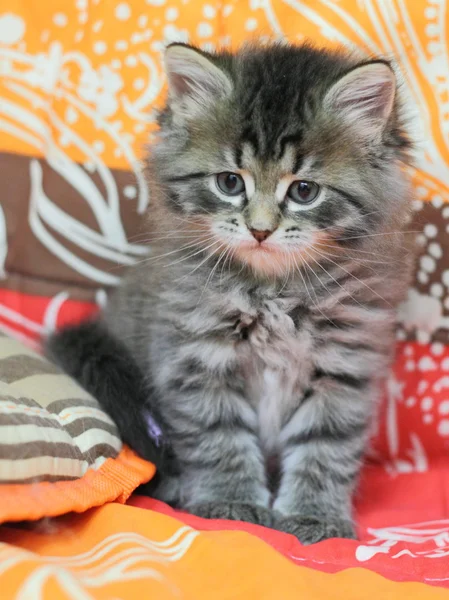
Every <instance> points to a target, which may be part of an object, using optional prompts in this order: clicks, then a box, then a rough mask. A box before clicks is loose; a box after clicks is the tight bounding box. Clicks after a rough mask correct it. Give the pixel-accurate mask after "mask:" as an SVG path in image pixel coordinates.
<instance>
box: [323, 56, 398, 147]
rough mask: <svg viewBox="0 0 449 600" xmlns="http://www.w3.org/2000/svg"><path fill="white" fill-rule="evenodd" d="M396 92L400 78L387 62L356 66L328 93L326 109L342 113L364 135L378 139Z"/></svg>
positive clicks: (325, 103) (391, 107)
mask: <svg viewBox="0 0 449 600" xmlns="http://www.w3.org/2000/svg"><path fill="white" fill-rule="evenodd" d="M395 92H396V77H395V75H394V72H393V70H392V69H391V67H390V66H389V65H388V64H386V63H384V62H371V63H368V64H364V65H361V66H360V67H356V68H355V69H353V70H352V71H350V72H349V73H347V74H346V75H344V76H343V77H342V78H341V79H339V80H338V81H337V83H335V84H334V85H333V86H332V87H331V89H330V90H329V91H328V92H327V94H326V96H325V99H324V105H325V108H326V109H329V110H332V111H336V112H338V113H339V114H340V115H341V116H342V117H343V118H344V119H346V121H347V122H348V124H351V125H353V126H357V127H358V129H359V131H360V134H361V135H363V136H364V137H366V138H369V140H371V141H377V140H379V139H380V137H381V135H382V131H383V129H384V127H385V125H386V123H387V120H388V118H389V116H390V114H391V111H392V109H393V104H394V97H395Z"/></svg>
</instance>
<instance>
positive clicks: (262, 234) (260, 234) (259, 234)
mask: <svg viewBox="0 0 449 600" xmlns="http://www.w3.org/2000/svg"><path fill="white" fill-rule="evenodd" d="M250 231H251V234H252V236H253V237H254V238H256V240H257V241H258V242H264V241H265V240H266V239H267V237H268V236H270V235H271V234H272V233H273V231H270V230H269V229H265V230H264V231H260V230H259V229H250Z"/></svg>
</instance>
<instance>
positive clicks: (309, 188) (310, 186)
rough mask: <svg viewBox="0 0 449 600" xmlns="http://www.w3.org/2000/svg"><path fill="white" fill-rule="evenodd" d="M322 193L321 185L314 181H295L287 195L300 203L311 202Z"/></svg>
mask: <svg viewBox="0 0 449 600" xmlns="http://www.w3.org/2000/svg"><path fill="white" fill-rule="evenodd" d="M319 193H320V186H319V185H318V184H317V183H314V182H313V181H294V182H293V183H292V184H291V186H290V187H289V188H288V191H287V196H288V197H289V198H290V199H291V200H293V202H297V203H298V204H310V203H311V202H313V201H314V200H315V198H316V197H317V196H318V194H319Z"/></svg>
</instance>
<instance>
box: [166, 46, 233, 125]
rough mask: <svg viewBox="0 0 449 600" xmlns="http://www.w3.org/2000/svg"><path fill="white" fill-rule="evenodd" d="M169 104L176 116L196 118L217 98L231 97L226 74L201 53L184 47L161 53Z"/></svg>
mask: <svg viewBox="0 0 449 600" xmlns="http://www.w3.org/2000/svg"><path fill="white" fill-rule="evenodd" d="M165 71H166V73H167V78H168V90H169V104H170V106H171V108H172V110H173V111H174V112H175V113H176V114H177V115H178V116H180V117H184V118H188V117H189V116H190V117H192V116H196V115H198V114H199V113H201V112H203V111H204V108H205V106H207V105H211V104H213V103H214V102H216V101H217V100H218V99H221V98H224V97H226V96H228V95H230V94H231V92H232V84H231V81H230V80H229V78H228V77H227V75H226V74H225V73H224V72H223V71H222V70H221V69H219V68H218V67H217V66H216V65H215V64H214V63H213V62H212V61H211V60H209V59H208V58H207V56H206V55H205V54H203V53H202V52H200V51H199V50H196V49H195V48H192V47H191V46H186V45H184V44H171V45H170V46H168V48H167V50H166V51H165Z"/></svg>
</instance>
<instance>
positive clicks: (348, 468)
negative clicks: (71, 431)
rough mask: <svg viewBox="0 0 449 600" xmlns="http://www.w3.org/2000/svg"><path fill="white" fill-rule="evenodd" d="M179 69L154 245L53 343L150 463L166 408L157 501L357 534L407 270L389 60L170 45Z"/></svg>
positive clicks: (157, 167) (167, 117)
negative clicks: (360, 487)
mask: <svg viewBox="0 0 449 600" xmlns="http://www.w3.org/2000/svg"><path fill="white" fill-rule="evenodd" d="M165 66H166V71H167V76H168V86H169V96H168V102H167V106H166V108H165V109H164V110H163V111H162V113H161V115H160V120H159V123H160V134H159V139H158V141H157V143H156V144H155V145H154V147H153V148H152V150H151V154H150V157H149V159H148V176H149V180H150V183H151V188H152V203H151V207H150V211H149V221H150V224H151V226H152V227H153V229H154V230H155V231H156V235H155V237H154V240H153V241H152V246H151V247H152V254H153V256H152V257H151V258H150V259H149V260H148V261H143V262H142V263H141V264H139V265H136V266H135V267H133V268H132V269H130V271H129V272H128V274H127V276H126V277H125V279H124V280H123V283H122V285H121V287H120V288H119V289H118V290H117V292H116V293H115V295H114V296H113V297H112V299H111V301H110V304H109V305H108V308H107V310H106V312H105V314H104V315H103V316H102V319H101V321H99V322H97V323H90V324H84V325H82V326H80V327H79V328H71V329H68V330H66V331H63V332H61V333H60V334H58V335H56V336H55V337H54V338H53V339H52V340H50V345H49V348H50V353H51V354H52V355H53V357H54V358H55V359H56V360H57V361H58V362H59V363H60V364H61V365H62V366H63V368H65V369H66V370H67V371H68V372H69V373H71V374H72V375H74V376H75V377H77V378H78V379H79V380H80V381H81V383H82V384H83V385H85V386H86V387H87V388H88V389H89V390H90V391H92V392H93V393H95V394H96V395H97V396H98V397H99V400H100V401H101V402H102V403H103V405H104V407H105V408H106V410H109V412H110V413H111V415H112V416H113V418H114V419H115V420H116V421H117V425H118V426H119V427H120V428H121V431H122V434H123V436H124V439H125V440H126V441H127V442H128V443H129V444H131V446H133V447H135V448H136V449H137V450H138V451H139V452H141V454H143V455H144V456H147V457H149V458H151V459H153V460H155V459H157V452H155V448H154V444H153V442H152V441H151V437H152V436H151V435H149V434H148V433H147V429H146V428H147V426H148V423H147V422H146V421H145V415H144V410H147V409H150V410H152V411H154V412H153V415H154V414H155V415H156V418H157V419H158V420H159V423H160V424H162V428H163V432H164V440H165V441H166V442H167V443H168V446H169V452H168V456H167V463H166V467H165V469H164V470H163V471H162V476H161V477H160V479H159V482H158V486H157V488H156V489H155V491H154V494H155V495H156V497H158V498H160V499H162V500H164V501H166V502H169V503H171V504H174V505H177V506H180V507H182V508H185V509H188V510H190V511H191V512H193V513H196V514H198V515H201V516H204V517H213V518H220V517H223V518H230V519H240V520H246V521H251V522H255V523H260V524H264V525H270V526H273V527H276V528H278V529H280V530H283V531H287V532H291V533H293V534H295V535H296V536H297V537H298V538H299V539H300V540H301V541H302V542H304V543H312V542H316V541H319V540H322V539H325V538H328V537H353V536H354V528H353V524H352V518H351V503H352V502H351V501H352V494H353V491H354V487H355V484H356V480H357V475H358V472H359V467H360V463H361V458H362V454H363V451H364V447H365V443H366V439H367V435H368V428H369V424H370V419H371V416H372V414H373V411H374V410H375V408H376V403H377V400H378V398H379V395H380V390H381V385H382V383H383V381H384V380H385V377H386V375H387V373H388V367H389V365H390V361H391V356H392V349H393V344H394V322H395V308H396V306H397V304H398V302H399V301H400V300H401V299H402V298H403V295H404V292H405V290H406V287H407V280H408V275H409V263H410V260H409V257H410V253H409V251H408V250H407V248H406V246H405V241H406V240H405V234H404V233H401V232H402V231H403V229H404V227H405V222H406V219H407V216H408V210H409V205H410V190H409V183H408V178H407V175H406V171H405V169H404V164H405V163H407V161H408V150H409V141H408V138H407V136H406V133H405V132H404V129H403V124H402V121H401V116H400V106H399V99H398V94H397V84H396V79H395V75H394V73H393V70H392V69H391V66H390V64H389V63H388V62H386V61H384V60H380V59H375V60H366V59H364V60H360V57H355V56H354V55H349V54H347V53H345V52H344V51H339V52H335V51H329V50H319V49H315V48H312V47H311V46H309V45H303V46H298V47H295V46H289V45H270V46H260V47H254V46H252V47H246V48H244V49H242V50H240V51H238V52H237V53H235V54H231V53H229V52H219V53H217V54H209V53H206V52H203V51H201V50H198V49H196V48H193V47H191V46H187V45H183V44H174V45H171V46H170V47H169V48H168V49H167V51H166V54H165ZM150 425H154V422H153V421H151V422H150ZM153 429H154V427H153ZM150 433H151V432H150ZM153 440H154V435H153ZM267 465H270V468H268V467H267ZM273 465H274V467H273ZM273 468H274V470H275V471H276V472H277V474H278V481H277V484H276V485H271V486H270V481H269V480H270V478H271V470H273Z"/></svg>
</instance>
